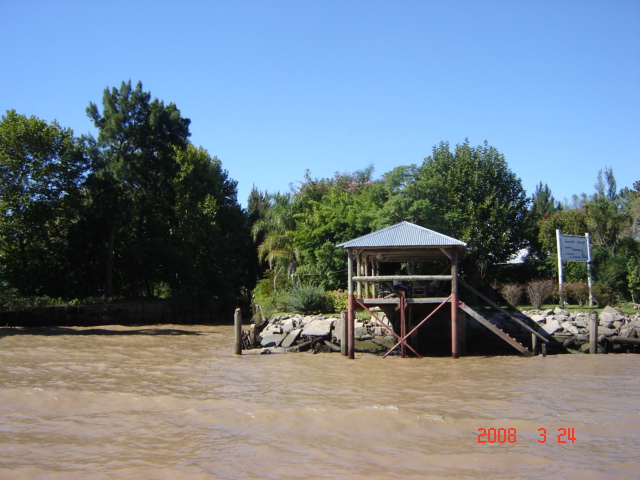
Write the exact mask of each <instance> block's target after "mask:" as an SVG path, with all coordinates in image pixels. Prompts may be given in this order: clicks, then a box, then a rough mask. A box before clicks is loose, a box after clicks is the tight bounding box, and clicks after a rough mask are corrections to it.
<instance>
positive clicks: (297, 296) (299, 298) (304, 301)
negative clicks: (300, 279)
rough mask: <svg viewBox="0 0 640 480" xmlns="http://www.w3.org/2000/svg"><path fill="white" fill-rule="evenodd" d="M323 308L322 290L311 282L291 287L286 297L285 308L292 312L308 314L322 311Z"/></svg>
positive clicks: (323, 297)
mask: <svg viewBox="0 0 640 480" xmlns="http://www.w3.org/2000/svg"><path fill="white" fill-rule="evenodd" d="M324 308H325V296H324V290H323V289H322V288H320V287H318V286H316V285H313V284H300V285H296V286H295V287H293V288H292V289H291V291H290V293H289V298H288V299H287V309H288V310H290V311H292V312H293V313H300V314H303V315H308V314H310V313H319V312H322V311H323V310H324Z"/></svg>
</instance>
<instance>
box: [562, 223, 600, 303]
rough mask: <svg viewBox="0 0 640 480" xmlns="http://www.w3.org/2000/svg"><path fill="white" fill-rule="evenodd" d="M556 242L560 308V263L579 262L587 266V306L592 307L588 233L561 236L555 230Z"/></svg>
mask: <svg viewBox="0 0 640 480" xmlns="http://www.w3.org/2000/svg"><path fill="white" fill-rule="evenodd" d="M556 240H557V242H558V284H559V291H560V306H561V307H564V295H563V291H562V282H563V272H562V262H563V261H565V262H580V263H586V264H587V277H588V279H587V280H588V284H589V306H593V286H592V280H591V241H590V240H591V239H590V237H589V234H588V233H585V234H584V236H580V235H562V232H561V231H560V230H559V229H558V230H556Z"/></svg>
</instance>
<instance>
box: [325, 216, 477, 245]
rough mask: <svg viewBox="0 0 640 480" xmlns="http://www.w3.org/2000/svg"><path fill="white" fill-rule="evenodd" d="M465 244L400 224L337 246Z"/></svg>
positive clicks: (410, 225) (422, 228) (421, 228)
mask: <svg viewBox="0 0 640 480" xmlns="http://www.w3.org/2000/svg"><path fill="white" fill-rule="evenodd" d="M454 245H455V246H462V247H465V246H466V245H467V244H466V243H464V242H461V241H460V240H456V239H455V238H451V237H448V236H446V235H443V234H441V233H438V232H434V231H433V230H429V229H428V228H424V227H421V226H420V225H416V224H414V223H410V222H401V223H396V224H395V225H391V226H390V227H386V228H383V229H382V230H378V231H376V232H372V233H369V234H368V235H364V236H362V237H358V238H354V239H353V240H349V241H347V242H343V243H341V244H340V245H338V247H339V248H363V247H364V248H371V247H445V246H446V247H449V246H454Z"/></svg>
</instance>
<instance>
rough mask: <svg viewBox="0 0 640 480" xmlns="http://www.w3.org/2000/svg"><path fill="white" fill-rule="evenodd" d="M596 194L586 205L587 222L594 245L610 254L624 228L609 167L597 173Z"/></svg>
mask: <svg viewBox="0 0 640 480" xmlns="http://www.w3.org/2000/svg"><path fill="white" fill-rule="evenodd" d="M595 189H596V193H595V195H594V196H593V197H592V198H591V199H590V201H589V202H588V204H587V218H588V220H587V222H588V226H589V230H590V232H591V235H592V236H593V240H594V243H595V244H596V245H602V246H604V247H605V248H607V249H608V250H609V251H610V252H611V253H612V254H615V249H616V245H617V242H618V240H619V239H620V236H621V234H622V232H623V231H624V228H625V226H626V218H625V215H624V213H623V212H622V210H621V202H620V198H619V196H618V192H617V188H616V180H615V177H614V175H613V170H612V169H611V167H609V168H605V170H604V172H603V171H602V170H600V171H599V172H598V181H597V182H596V184H595Z"/></svg>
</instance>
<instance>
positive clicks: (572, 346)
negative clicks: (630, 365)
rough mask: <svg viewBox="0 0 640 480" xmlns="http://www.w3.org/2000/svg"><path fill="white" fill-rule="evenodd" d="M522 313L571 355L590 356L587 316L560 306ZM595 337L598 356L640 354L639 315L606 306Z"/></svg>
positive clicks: (599, 317)
mask: <svg viewBox="0 0 640 480" xmlns="http://www.w3.org/2000/svg"><path fill="white" fill-rule="evenodd" d="M521 313H522V314H523V315H526V316H528V317H529V318H530V319H531V320H533V321H534V322H536V323H537V324H538V326H539V327H540V329H541V330H543V331H545V332H546V333H547V334H548V335H549V336H550V337H552V338H553V339H555V340H556V341H558V342H559V343H560V344H562V345H563V346H564V347H565V348H566V349H567V350H568V351H569V352H570V353H589V336H590V334H591V331H590V328H591V327H590V322H589V315H590V314H589V313H587V312H568V311H566V310H563V309H561V308H560V307H556V308H554V309H548V310H531V311H522V312H521ZM597 335H598V342H597V343H598V352H599V353H609V352H611V353H626V352H629V353H640V314H635V315H626V314H623V313H620V312H619V311H618V310H617V309H615V308H613V307H609V306H608V307H605V308H604V309H603V311H602V313H601V314H600V315H599V316H598V331H597Z"/></svg>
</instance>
